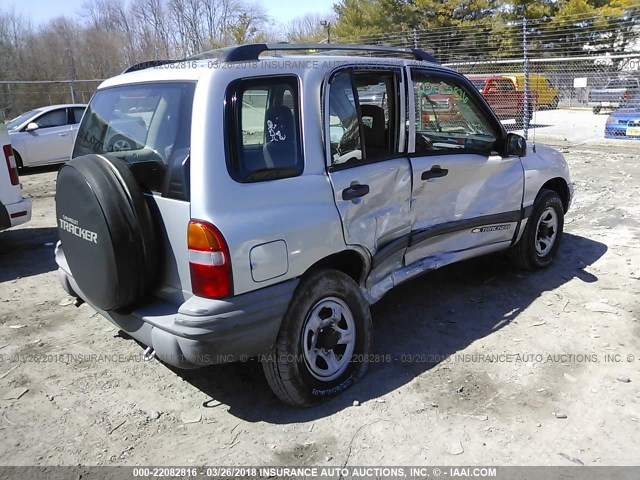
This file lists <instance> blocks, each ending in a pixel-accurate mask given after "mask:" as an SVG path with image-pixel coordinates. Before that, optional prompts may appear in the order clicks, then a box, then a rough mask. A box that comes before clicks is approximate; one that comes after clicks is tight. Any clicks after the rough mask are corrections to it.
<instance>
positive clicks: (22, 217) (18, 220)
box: [0, 198, 31, 230]
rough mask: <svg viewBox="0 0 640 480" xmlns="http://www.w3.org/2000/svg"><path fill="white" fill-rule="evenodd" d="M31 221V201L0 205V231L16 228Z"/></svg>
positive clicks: (26, 199)
mask: <svg viewBox="0 0 640 480" xmlns="http://www.w3.org/2000/svg"><path fill="white" fill-rule="evenodd" d="M29 220H31V199H29V198H23V199H22V200H20V201H19V202H16V203H10V204H8V205H3V204H2V203H0V230H4V229H6V228H11V227H17V226H18V225H22V224H23V223H27V222H28V221H29Z"/></svg>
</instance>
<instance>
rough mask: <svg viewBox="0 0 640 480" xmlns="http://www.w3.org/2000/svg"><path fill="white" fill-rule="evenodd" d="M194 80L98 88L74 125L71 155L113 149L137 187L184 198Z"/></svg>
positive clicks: (187, 184)
mask: <svg viewBox="0 0 640 480" xmlns="http://www.w3.org/2000/svg"><path fill="white" fill-rule="evenodd" d="M194 90H195V84H194V83H192V82H166V83H152V84H137V85H125V86H120V87H113V88H108V89H104V90H99V91H98V92H97V93H96V94H95V95H94V97H93V99H92V100H91V103H90V105H89V106H88V107H87V111H86V114H85V115H84V117H83V119H82V123H81V124H80V127H79V129H78V135H77V137H76V143H75V146H74V149H73V155H72V158H75V157H78V156H81V155H87V154H92V153H94V154H103V155H113V156H115V157H118V158H119V159H121V160H124V161H125V162H127V163H128V164H129V167H130V169H131V171H132V172H133V174H134V176H135V177H136V179H137V180H138V182H139V183H140V184H141V185H142V187H143V188H145V189H147V190H150V191H153V192H158V193H161V194H162V195H163V196H167V197H171V198H176V199H181V200H188V198H189V196H188V192H189V168H188V167H189V148H190V135H191V111H192V105H193V92H194Z"/></svg>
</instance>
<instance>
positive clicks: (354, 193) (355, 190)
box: [342, 184, 369, 200]
mask: <svg viewBox="0 0 640 480" xmlns="http://www.w3.org/2000/svg"><path fill="white" fill-rule="evenodd" d="M368 193H369V185H359V184H356V185H351V186H350V187H347V188H345V189H344V190H342V200H353V199H354V198H359V197H364V196H365V195H367V194H368Z"/></svg>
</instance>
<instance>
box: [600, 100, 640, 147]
mask: <svg viewBox="0 0 640 480" xmlns="http://www.w3.org/2000/svg"><path fill="white" fill-rule="evenodd" d="M604 136H605V137H606V138H619V139H627V140H632V139H633V140H640V93H636V94H635V95H634V96H632V97H631V98H629V99H627V100H626V101H625V102H624V103H623V104H622V105H621V106H620V108H619V109H618V110H616V111H615V112H611V113H610V114H609V118H607V123H606V125H605V126H604Z"/></svg>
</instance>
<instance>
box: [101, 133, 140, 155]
mask: <svg viewBox="0 0 640 480" xmlns="http://www.w3.org/2000/svg"><path fill="white" fill-rule="evenodd" d="M135 147H136V143H135V142H134V141H133V140H131V139H130V138H129V137H125V136H124V135H114V136H113V137H112V138H111V140H109V144H108V145H107V152H126V151H129V150H135Z"/></svg>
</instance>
